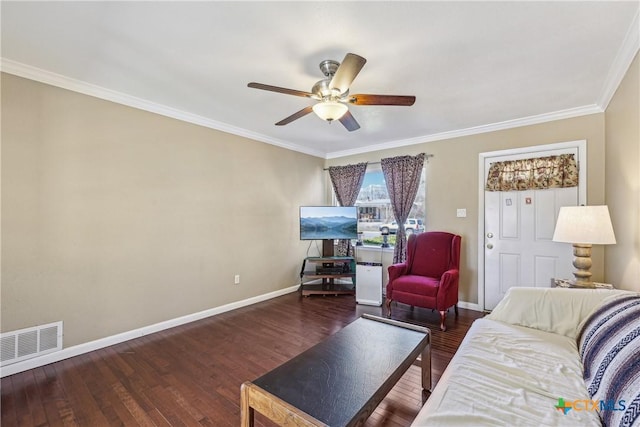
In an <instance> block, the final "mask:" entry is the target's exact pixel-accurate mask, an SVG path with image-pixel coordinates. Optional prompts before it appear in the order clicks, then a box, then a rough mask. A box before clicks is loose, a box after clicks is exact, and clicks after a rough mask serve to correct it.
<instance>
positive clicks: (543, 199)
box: [484, 147, 584, 310]
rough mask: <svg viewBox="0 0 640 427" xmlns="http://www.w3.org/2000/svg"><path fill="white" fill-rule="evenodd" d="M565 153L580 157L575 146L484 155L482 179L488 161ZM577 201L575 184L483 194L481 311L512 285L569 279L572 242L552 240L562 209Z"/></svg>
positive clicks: (489, 307)
mask: <svg viewBox="0 0 640 427" xmlns="http://www.w3.org/2000/svg"><path fill="white" fill-rule="evenodd" d="M567 153H573V154H575V156H576V159H578V158H579V157H578V148H577V147H572V148H568V149H556V150H548V151H538V152H535V153H522V154H509V155H503V156H493V157H485V160H484V177H485V181H486V177H487V173H488V171H489V166H490V164H491V163H494V162H499V161H505V160H516V159H523V158H532V157H544V156H551V155H558V154H567ZM581 173H584V172H583V171H581ZM581 181H583V180H582V179H581ZM579 202H580V200H579V188H578V187H571V188H557V189H547V190H527V191H506V192H500V191H485V192H484V297H485V298H484V309H485V310H492V309H493V308H494V307H495V306H496V305H497V304H498V302H500V300H501V299H502V297H503V296H504V294H505V293H506V292H507V290H508V289H509V288H511V287H514V286H535V287H549V286H551V279H552V278H555V277H558V278H569V277H571V271H572V264H571V263H572V259H573V255H572V248H571V245H569V244H567V243H556V242H553V241H552V240H551V239H552V237H553V231H554V229H555V223H556V219H557V217H558V212H559V210H560V207H562V206H575V205H577V204H578V203H579Z"/></svg>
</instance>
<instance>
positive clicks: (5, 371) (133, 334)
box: [0, 285, 300, 378]
mask: <svg viewBox="0 0 640 427" xmlns="http://www.w3.org/2000/svg"><path fill="white" fill-rule="evenodd" d="M299 287H300V285H294V286H290V287H288V288H284V289H280V290H277V291H274V292H269V293H267V294H263V295H258V296H255V297H251V298H247V299H245V300H242V301H236V302H232V303H229V304H225V305H222V306H220V307H214V308H210V309H208V310H204V311H200V312H197V313H193V314H188V315H186V316H181V317H177V318H175V319H170V320H166V321H164V322H160V323H156V324H154V325H149V326H144V327H142V328H138V329H134V330H131V331H128V332H123V333H121V334H116V335H112V336H109V337H105V338H100V339H98V340H95V341H90V342H87V343H84V344H78V345H74V346H72V347H69V348H63V349H62V350H60V351H56V352H55V353H49V354H46V355H43V356H40V357H35V358H33V359H28V360H24V361H22V362H17V363H14V364H11V365H8V366H4V367H2V368H0V378H4V377H6V376H9V375H13V374H17V373H19V372H23V371H27V370H29V369H33V368H38V367H40V366H44V365H48V364H49V363H54V362H59V361H61V360H64V359H68V358H70V357H74V356H79V355H81V354H85V353H89V352H90V351H94V350H99V349H101V348H105V347H109V346H110V345H114V344H119V343H121V342H124V341H128V340H131V339H134V338H139V337H142V336H145V335H149V334H153V333H155V332H160V331H163V330H165V329H169V328H173V327H176V326H180V325H184V324H186V323H190V322H194V321H196V320H200V319H204V318H206V317H210V316H215V315H216V314H221V313H225V312H227V311H231V310H235V309H237V308H241V307H246V306H248V305H252V304H256V303H258V302H262V301H266V300H269V299H272V298H276V297H279V296H282V295H286V294H289V293H291V292H295V291H297V290H298V289H299Z"/></svg>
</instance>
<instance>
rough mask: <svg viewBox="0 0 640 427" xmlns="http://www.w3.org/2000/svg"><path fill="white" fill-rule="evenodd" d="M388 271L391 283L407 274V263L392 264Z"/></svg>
mask: <svg viewBox="0 0 640 427" xmlns="http://www.w3.org/2000/svg"><path fill="white" fill-rule="evenodd" d="M388 271H389V282H393V281H394V280H395V279H397V278H398V277H400V276H403V275H405V274H407V263H406V262H401V263H399V264H392V265H390V266H389V268H388Z"/></svg>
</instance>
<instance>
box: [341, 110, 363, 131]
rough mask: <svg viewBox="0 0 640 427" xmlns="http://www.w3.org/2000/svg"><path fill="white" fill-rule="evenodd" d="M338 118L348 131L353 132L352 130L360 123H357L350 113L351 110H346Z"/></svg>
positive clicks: (358, 127)
mask: <svg viewBox="0 0 640 427" xmlns="http://www.w3.org/2000/svg"><path fill="white" fill-rule="evenodd" d="M338 120H340V123H342V124H343V125H344V127H346V128H347V130H348V131H349V132H353V131H354V130H358V129H360V125H359V124H358V122H357V121H356V119H355V118H354V117H353V116H352V115H351V111H347V112H346V113H344V115H343V116H342V117H340V118H339V119H338Z"/></svg>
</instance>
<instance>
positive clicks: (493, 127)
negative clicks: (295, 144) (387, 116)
mask: <svg viewBox="0 0 640 427" xmlns="http://www.w3.org/2000/svg"><path fill="white" fill-rule="evenodd" d="M602 112H604V110H603V109H602V108H600V106H598V105H596V104H592V105H585V106H582V107H576V108H569V109H566V110H560V111H555V112H552V113H544V114H538V115H536V116H529V117H523V118H519V119H513V120H506V121H504V122H497V123H491V124H488V125H482V126H474V127H470V128H466V129H459V130H453V131H448V132H441V133H436V134H432V135H425V136H419V137H416V138H410V139H403V140H400V141H390V142H385V143H382V144H377V145H370V146H367V147H364V148H355V149H352V150H343V151H334V152H332V153H328V154H327V159H335V158H339V157H346V156H352V155H355V154H364V153H369V152H372V151H379V150H388V149H393V148H399V147H406V146H408V145H415V144H424V143H427V142H434V141H442V140H445V139H453V138H459V137H463V136H469V135H477V134H481V133H487V132H495V131H499V130H505V129H513V128H517V127H522V126H530V125H536V124H540V123H546V122H552V121H555V120H562V119H570V118H573V117H580V116H587V115H590V114H597V113H602Z"/></svg>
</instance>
